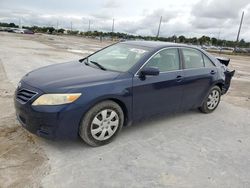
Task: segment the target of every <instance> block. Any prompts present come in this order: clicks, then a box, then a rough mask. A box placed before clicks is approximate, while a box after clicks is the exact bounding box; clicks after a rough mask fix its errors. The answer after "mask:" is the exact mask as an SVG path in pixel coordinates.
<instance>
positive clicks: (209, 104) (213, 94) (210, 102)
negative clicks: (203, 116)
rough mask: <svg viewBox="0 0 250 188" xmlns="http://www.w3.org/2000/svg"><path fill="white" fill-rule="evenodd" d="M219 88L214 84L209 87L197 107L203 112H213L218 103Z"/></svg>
mask: <svg viewBox="0 0 250 188" xmlns="http://www.w3.org/2000/svg"><path fill="white" fill-rule="evenodd" d="M220 97H221V89H220V88H219V87H218V86H214V87H212V88H211V89H210V91H209V94H208V95H207V96H206V98H205V100H204V102H203V104H202V106H201V107H200V108H199V109H200V111H201V112H203V113H211V112H213V111H214V110H215V109H216V108H217V106H218V105H219V103H220Z"/></svg>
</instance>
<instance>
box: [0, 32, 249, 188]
mask: <svg viewBox="0 0 250 188" xmlns="http://www.w3.org/2000/svg"><path fill="white" fill-rule="evenodd" d="M108 44H109V42H102V43H100V41H97V40H91V39H83V38H78V37H64V36H49V35H18V34H10V33H0V106H1V108H0V114H1V118H0V187H79V186H81V187H250V179H249V174H250V158H249V156H250V123H249V122H250V57H241V56H230V58H231V65H230V66H231V68H233V69H236V71H237V72H236V76H235V77H234V79H233V82H232V87H231V89H230V91H229V92H228V94H227V95H226V96H223V100H222V102H221V104H220V106H219V107H218V109H217V110H216V111H215V112H214V113H212V114H209V115H204V114H201V113H199V112H197V111H195V110H194V111H189V112H186V113H182V114H176V115H171V116H168V117H155V118H153V119H152V120H148V121H144V122H140V123H137V124H136V125H135V126H131V127H128V128H125V129H124V130H123V131H122V133H121V134H120V135H119V137H118V138H117V139H116V140H115V141H114V142H113V143H111V144H109V145H107V146H103V147H99V148H90V147H88V146H86V145H85V144H83V142H82V141H80V140H78V141H58V142H53V141H48V140H45V139H42V138H39V137H37V136H34V135H31V134H30V133H28V132H27V131H25V130H24V129H23V128H22V127H21V126H20V125H19V124H18V123H17V121H16V119H15V112H14V108H13V102H12V101H13V92H14V88H15V86H16V84H17V83H18V81H19V80H20V79H21V77H22V76H23V75H24V74H25V73H27V72H28V71H31V70H33V69H35V68H38V67H41V66H45V65H49V64H54V63H60V62H64V61H69V60H74V59H79V58H80V57H83V56H85V55H87V54H89V53H91V52H93V51H96V50H97V49H100V48H101V47H103V46H106V45H108Z"/></svg>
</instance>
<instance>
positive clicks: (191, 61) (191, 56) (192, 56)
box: [182, 49, 204, 69]
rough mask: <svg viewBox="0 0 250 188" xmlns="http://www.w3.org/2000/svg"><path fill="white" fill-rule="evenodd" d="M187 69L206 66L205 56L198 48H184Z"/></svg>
mask: <svg viewBox="0 0 250 188" xmlns="http://www.w3.org/2000/svg"><path fill="white" fill-rule="evenodd" d="M182 52H183V57H184V61H185V68H186V69H193V68H201V67H204V63H203V57H202V54H201V52H200V51H198V50H196V49H182Z"/></svg>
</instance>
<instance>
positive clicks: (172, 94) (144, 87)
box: [133, 48, 183, 119]
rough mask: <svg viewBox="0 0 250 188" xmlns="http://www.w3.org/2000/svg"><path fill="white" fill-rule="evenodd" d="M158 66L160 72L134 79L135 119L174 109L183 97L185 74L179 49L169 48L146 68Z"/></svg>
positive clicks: (176, 108) (150, 61) (153, 58)
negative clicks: (155, 74)
mask: <svg viewBox="0 0 250 188" xmlns="http://www.w3.org/2000/svg"><path fill="white" fill-rule="evenodd" d="M145 67H157V68H158V69H159V70H160V74H159V75H157V76H146V78H145V79H141V78H140V76H139V74H140V72H138V75H135V76H134V78H133V119H141V118H144V117H148V116H150V115H153V114H159V113H168V112H170V113H171V112H175V111H177V110H178V109H179V107H180V104H181V97H182V84H181V83H182V77H183V75H182V74H183V73H182V70H181V66H180V56H179V50H178V49H176V48H169V49H164V50H161V51H160V52H159V53H157V54H156V55H154V56H153V57H152V58H151V59H150V60H149V61H148V62H147V63H146V64H145V66H144V67H142V69H143V68H145Z"/></svg>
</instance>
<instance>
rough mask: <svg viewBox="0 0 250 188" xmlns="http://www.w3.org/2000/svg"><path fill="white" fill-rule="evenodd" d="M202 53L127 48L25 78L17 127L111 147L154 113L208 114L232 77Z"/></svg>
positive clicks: (169, 47)
mask: <svg viewBox="0 0 250 188" xmlns="http://www.w3.org/2000/svg"><path fill="white" fill-rule="evenodd" d="M228 63H229V60H227V59H222V58H218V59H216V58H215V57H213V56H212V55H210V54H209V53H207V52H205V51H204V50H202V49H199V48H195V47H192V46H187V45H178V44H172V43H164V42H149V41H129V42H121V43H117V44H114V45H111V46H109V47H106V48H104V49H102V50H100V51H97V52H96V53H93V54H91V55H89V56H87V57H85V58H83V59H80V60H79V61H78V62H69V63H63V64H57V65H51V66H47V67H43V68H40V69H37V70H34V71H32V72H30V73H28V74H26V75H25V76H24V77H23V78H22V80H21V81H20V82H19V84H18V88H17V89H16V92H15V108H16V114H17V118H18V120H19V122H20V123H21V124H22V125H23V127H24V128H26V129H27V130H29V131H30V132H32V133H34V134H37V135H39V136H42V137H46V138H65V137H67V138H77V137H78V135H79V136H80V137H81V138H82V139H83V140H84V141H85V142H86V143H87V144H89V145H91V146H100V145H104V144H107V143H109V142H111V141H112V140H113V139H114V138H115V137H116V136H117V134H118V133H119V132H120V130H121V129H122V127H123V126H126V125H130V124H131V123H132V122H135V121H137V120H140V119H144V118H147V117H151V116H152V115H156V114H166V113H174V112H177V111H184V110H189V109H193V108H199V109H200V111H201V112H203V113H211V112H213V111H214V110H215V109H216V108H217V106H218V105H219V102H220V98H221V95H223V94H225V93H226V92H227V90H228V89H229V87H230V81H231V78H232V76H233V75H234V71H230V70H229V69H228V68H227V67H226V66H225V64H228Z"/></svg>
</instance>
